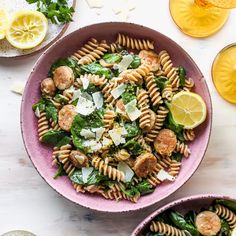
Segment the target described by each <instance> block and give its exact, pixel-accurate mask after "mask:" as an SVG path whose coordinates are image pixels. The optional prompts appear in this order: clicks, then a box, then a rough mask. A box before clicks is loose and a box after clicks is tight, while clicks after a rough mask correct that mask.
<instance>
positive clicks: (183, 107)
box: [170, 92, 207, 129]
mask: <svg viewBox="0 0 236 236" xmlns="http://www.w3.org/2000/svg"><path fill="white" fill-rule="evenodd" d="M170 111H171V113H172V116H173V119H174V120H175V122H176V123H178V124H181V125H183V126H184V128H186V129H193V128H195V127H197V126H198V125H200V124H201V123H202V122H203V121H204V120H205V119H206V114H207V109H206V104H205V102H204V101H203V99H202V98H201V96H199V95H198V94H196V93H191V92H180V93H177V94H176V95H174V97H173V99H172V102H171V106H170Z"/></svg>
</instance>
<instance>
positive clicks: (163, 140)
mask: <svg viewBox="0 0 236 236" xmlns="http://www.w3.org/2000/svg"><path fill="white" fill-rule="evenodd" d="M176 143H177V138H176V135H175V133H174V132H173V131H172V130H170V129H163V130H161V131H160V133H159V134H158V135H157V137H156V139H155V140H154V148H155V150H156V151H157V152H158V153H160V154H161V155H168V156H170V155H171V153H172V152H173V151H174V150H175V147H176Z"/></svg>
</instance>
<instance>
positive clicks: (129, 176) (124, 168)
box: [117, 161, 134, 182]
mask: <svg viewBox="0 0 236 236" xmlns="http://www.w3.org/2000/svg"><path fill="white" fill-rule="evenodd" d="M117 169H118V170H119V171H121V172H123V173H124V175H125V182H130V181H131V180H132V178H133V176H134V172H133V170H132V169H131V168H130V167H129V166H128V165H127V164H126V163H125V162H123V161H122V162H119V164H118V166H117Z"/></svg>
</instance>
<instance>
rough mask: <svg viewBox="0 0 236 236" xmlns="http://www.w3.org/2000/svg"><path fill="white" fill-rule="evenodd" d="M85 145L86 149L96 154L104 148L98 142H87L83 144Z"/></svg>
mask: <svg viewBox="0 0 236 236" xmlns="http://www.w3.org/2000/svg"><path fill="white" fill-rule="evenodd" d="M83 145H84V146H85V147H88V148H89V151H90V152H96V151H98V150H100V149H101V148H102V144H101V143H100V142H97V141H96V140H94V139H93V140H85V141H84V142H83Z"/></svg>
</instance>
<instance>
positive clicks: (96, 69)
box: [80, 62, 112, 79]
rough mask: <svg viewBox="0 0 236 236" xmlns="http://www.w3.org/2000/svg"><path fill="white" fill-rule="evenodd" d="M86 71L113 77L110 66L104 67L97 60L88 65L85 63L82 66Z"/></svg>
mask: <svg viewBox="0 0 236 236" xmlns="http://www.w3.org/2000/svg"><path fill="white" fill-rule="evenodd" d="M80 68H81V70H82V71H83V72H84V73H90V74H95V75H99V76H103V75H104V76H105V77H106V78H108V79H110V78H111V77H112V72H111V70H110V69H108V68H104V67H103V66H102V65H100V64H99V63H97V62H92V63H90V64H88V65H83V66H81V67H80Z"/></svg>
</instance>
